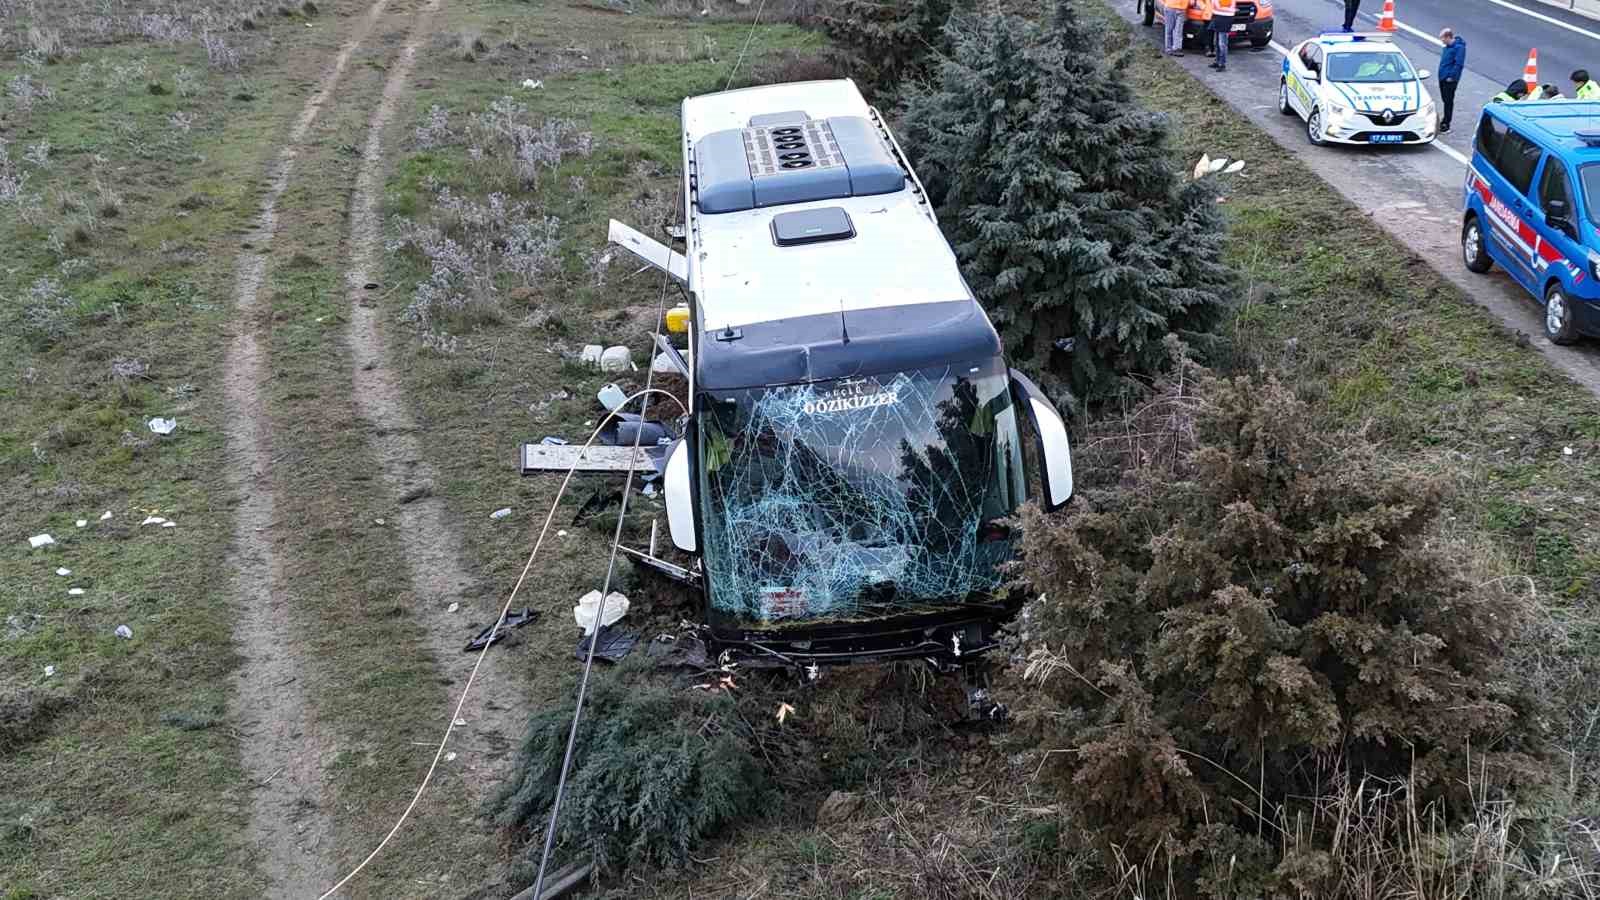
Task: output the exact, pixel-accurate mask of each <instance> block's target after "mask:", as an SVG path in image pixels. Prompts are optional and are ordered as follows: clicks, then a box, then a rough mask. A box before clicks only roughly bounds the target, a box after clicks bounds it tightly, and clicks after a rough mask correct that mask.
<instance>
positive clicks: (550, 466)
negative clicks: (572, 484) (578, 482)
mask: <svg viewBox="0 0 1600 900" xmlns="http://www.w3.org/2000/svg"><path fill="white" fill-rule="evenodd" d="M652 449H654V448H653V447H637V448H635V447H608V446H595V447H589V448H588V449H584V448H583V447H579V446H575V445H572V444H523V445H522V453H521V459H520V462H521V465H520V467H519V468H520V469H521V471H522V474H524V475H537V474H538V473H540V472H565V471H567V470H568V469H571V470H574V471H577V472H627V471H629V470H630V469H631V470H632V471H635V472H654V471H655V470H656V467H655V465H654V464H653V463H651V461H650V456H649V454H648V453H647V452H646V451H648V450H652Z"/></svg>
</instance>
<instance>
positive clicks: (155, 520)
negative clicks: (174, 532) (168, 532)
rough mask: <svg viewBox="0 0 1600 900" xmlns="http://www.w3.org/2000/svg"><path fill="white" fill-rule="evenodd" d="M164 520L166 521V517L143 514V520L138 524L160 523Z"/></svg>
mask: <svg viewBox="0 0 1600 900" xmlns="http://www.w3.org/2000/svg"><path fill="white" fill-rule="evenodd" d="M166 521H167V520H166V519H163V518H161V517H160V516H145V519H144V521H143V522H140V523H139V524H140V525H161V524H163V523H165V522H166Z"/></svg>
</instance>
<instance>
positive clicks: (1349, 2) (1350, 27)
mask: <svg viewBox="0 0 1600 900" xmlns="http://www.w3.org/2000/svg"><path fill="white" fill-rule="evenodd" d="M1360 10H1361V0H1344V30H1345V31H1354V30H1355V24H1356V13H1357V12H1359V11H1360Z"/></svg>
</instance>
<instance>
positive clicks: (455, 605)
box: [445, 603, 461, 612]
mask: <svg viewBox="0 0 1600 900" xmlns="http://www.w3.org/2000/svg"><path fill="white" fill-rule="evenodd" d="M460 608H461V604H459V603H452V604H450V608H449V609H447V610H445V612H455V611H456V610H458V609H460Z"/></svg>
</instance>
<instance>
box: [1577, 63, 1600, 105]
mask: <svg viewBox="0 0 1600 900" xmlns="http://www.w3.org/2000/svg"><path fill="white" fill-rule="evenodd" d="M1572 84H1573V88H1574V90H1573V93H1572V96H1574V97H1576V98H1578V99H1579V100H1600V84H1595V83H1594V82H1593V81H1590V80H1589V70H1588V69H1579V70H1578V71H1576V72H1573V73H1572Z"/></svg>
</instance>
